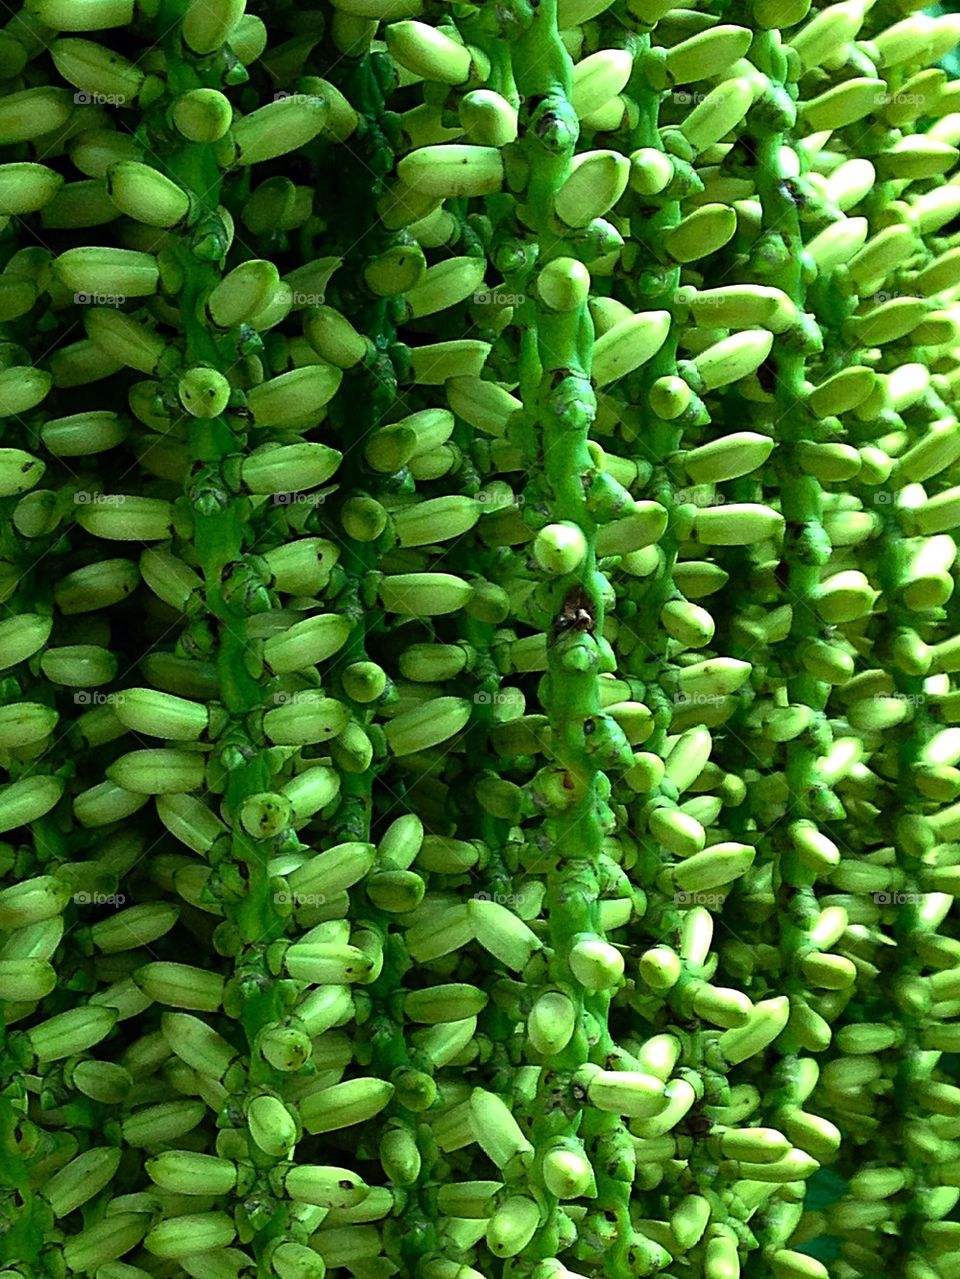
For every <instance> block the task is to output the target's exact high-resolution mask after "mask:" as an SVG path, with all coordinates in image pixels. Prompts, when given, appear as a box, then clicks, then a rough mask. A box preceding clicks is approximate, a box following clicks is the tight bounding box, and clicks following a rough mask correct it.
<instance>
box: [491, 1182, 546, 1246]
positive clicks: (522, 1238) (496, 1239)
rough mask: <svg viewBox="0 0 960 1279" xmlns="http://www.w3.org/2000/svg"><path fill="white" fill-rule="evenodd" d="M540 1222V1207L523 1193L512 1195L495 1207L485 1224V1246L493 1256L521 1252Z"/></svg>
mask: <svg viewBox="0 0 960 1279" xmlns="http://www.w3.org/2000/svg"><path fill="white" fill-rule="evenodd" d="M539 1224H540V1209H539V1208H538V1207H537V1205H536V1203H535V1202H534V1201H533V1200H532V1199H528V1198H527V1197H526V1196H525V1195H512V1196H511V1197H510V1198H509V1199H507V1200H505V1201H504V1203H503V1204H502V1205H501V1206H500V1207H499V1208H498V1209H497V1211H496V1212H495V1213H494V1214H493V1216H492V1217H491V1218H490V1223H489V1225H488V1226H487V1234H486V1240H487V1247H488V1248H489V1249H490V1251H491V1252H492V1253H493V1255H494V1256H495V1257H515V1256H516V1255H517V1253H518V1252H522V1251H523V1249H524V1248H525V1247H526V1246H527V1244H528V1243H529V1242H530V1240H531V1239H532V1238H533V1236H534V1234H535V1233H536V1230H537V1227H538V1226H539Z"/></svg>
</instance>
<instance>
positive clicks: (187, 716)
mask: <svg viewBox="0 0 960 1279" xmlns="http://www.w3.org/2000/svg"><path fill="white" fill-rule="evenodd" d="M115 711H116V714H117V719H119V721H120V723H121V724H123V726H124V727H125V728H128V729H130V730H131V731H132V732H135V733H144V734H146V735H147V736H148V737H162V738H164V739H166V740H167V741H177V742H195V741H197V740H198V739H199V738H200V737H202V736H203V735H204V734H205V733H206V732H207V730H208V728H209V726H210V714H209V711H208V709H207V707H206V706H203V705H201V704H200V703H199V702H191V701H188V700H187V698H185V697H175V696H174V695H173V694H172V693H163V692H160V691H158V690H156V689H152V688H128V689H126V690H125V691H124V692H123V694H122V695H120V696H118V697H117V700H116V703H115Z"/></svg>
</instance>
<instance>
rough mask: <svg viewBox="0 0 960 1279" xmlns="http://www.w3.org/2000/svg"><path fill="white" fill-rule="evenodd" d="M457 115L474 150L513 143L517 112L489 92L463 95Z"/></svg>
mask: <svg viewBox="0 0 960 1279" xmlns="http://www.w3.org/2000/svg"><path fill="white" fill-rule="evenodd" d="M458 113H459V117H460V123H461V125H462V126H463V128H464V130H465V131H466V135H467V139H468V140H469V141H470V142H472V143H474V144H475V145H476V146H481V147H504V146H507V145H508V144H509V143H511V142H515V141H516V137H517V109H516V107H514V106H513V104H512V103H510V102H508V101H507V99H506V98H504V97H503V96H502V95H501V94H499V93H495V92H494V91H493V90H492V89H474V90H472V91H471V92H470V93H466V94H464V96H463V97H462V98H461V99H460V104H459V107H458Z"/></svg>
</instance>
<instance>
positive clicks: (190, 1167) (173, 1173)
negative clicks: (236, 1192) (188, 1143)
mask: <svg viewBox="0 0 960 1279" xmlns="http://www.w3.org/2000/svg"><path fill="white" fill-rule="evenodd" d="M144 1169H145V1171H146V1174H147V1176H148V1177H149V1178H150V1180H151V1181H152V1182H153V1183H154V1185H155V1186H159V1187H160V1188H161V1189H163V1190H170V1191H172V1192H173V1193H174V1194H178V1195H227V1194H229V1193H230V1191H231V1190H232V1189H233V1188H234V1186H235V1185H236V1181H237V1167H236V1164H234V1163H233V1162H232V1161H231V1160H229V1159H220V1158H218V1157H217V1156H216V1155H203V1154H195V1153H194V1152H193V1151H188V1150H165V1151H163V1152H162V1153H161V1154H159V1155H155V1156H154V1157H153V1158H152V1159H148V1160H147V1161H146V1164H145V1165H144Z"/></svg>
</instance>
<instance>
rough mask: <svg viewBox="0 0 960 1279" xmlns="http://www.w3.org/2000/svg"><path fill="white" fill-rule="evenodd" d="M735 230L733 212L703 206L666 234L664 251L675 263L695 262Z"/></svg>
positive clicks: (713, 249) (731, 210)
mask: <svg viewBox="0 0 960 1279" xmlns="http://www.w3.org/2000/svg"><path fill="white" fill-rule="evenodd" d="M702 105H703V104H702V103H701V106H702ZM696 109H697V110H698V111H699V110H700V107H697V108H696ZM736 229H737V215H736V213H735V212H734V211H733V209H731V208H728V207H727V206H726V205H725V204H705V205H702V206H701V207H700V208H699V209H695V210H694V211H693V212H692V213H690V214H688V215H687V216H686V217H685V218H683V219H682V220H681V221H680V222H679V223H678V224H677V226H675V227H672V228H671V229H670V230H669V231H667V232H666V233H665V235H664V241H663V242H664V247H665V248H666V250H667V252H668V253H669V254H670V256H671V257H672V258H673V259H674V261H676V262H681V263H688V262H696V261H697V260H698V259H699V258H702V257H706V256H707V255H708V254H710V253H715V252H716V251H717V249H720V248H722V247H723V246H724V245H725V244H727V243H728V242H729V241H730V240H731V239H732V238H733V236H734V233H735V232H736Z"/></svg>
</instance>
